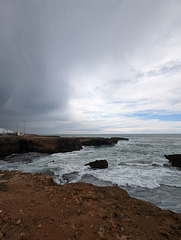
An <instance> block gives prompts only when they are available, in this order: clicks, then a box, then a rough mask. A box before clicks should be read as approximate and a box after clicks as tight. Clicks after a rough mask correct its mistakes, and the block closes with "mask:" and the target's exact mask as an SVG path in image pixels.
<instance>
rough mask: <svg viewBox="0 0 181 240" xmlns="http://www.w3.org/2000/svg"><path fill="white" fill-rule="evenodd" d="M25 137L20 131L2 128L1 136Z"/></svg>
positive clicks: (0, 129) (0, 130)
mask: <svg viewBox="0 0 181 240" xmlns="http://www.w3.org/2000/svg"><path fill="white" fill-rule="evenodd" d="M23 135H24V133H23V132H19V131H16V132H15V131H11V130H7V129H3V128H0V136H23Z"/></svg>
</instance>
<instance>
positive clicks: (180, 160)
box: [165, 154, 181, 167]
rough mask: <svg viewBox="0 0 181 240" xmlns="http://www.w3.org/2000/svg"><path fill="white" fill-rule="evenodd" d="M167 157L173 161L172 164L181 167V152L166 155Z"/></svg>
mask: <svg viewBox="0 0 181 240" xmlns="http://www.w3.org/2000/svg"><path fill="white" fill-rule="evenodd" d="M165 157H166V159H168V160H169V161H170V162H171V163H172V166H174V167H181V154H172V155H165Z"/></svg>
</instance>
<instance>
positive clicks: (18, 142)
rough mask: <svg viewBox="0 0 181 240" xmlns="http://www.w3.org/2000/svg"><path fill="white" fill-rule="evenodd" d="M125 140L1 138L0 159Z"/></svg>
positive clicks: (44, 137) (73, 149)
mask: <svg viewBox="0 0 181 240" xmlns="http://www.w3.org/2000/svg"><path fill="white" fill-rule="evenodd" d="M120 140H128V139H127V138H96V137H95V138H86V137H85V138H79V137H50V136H37V135H25V136H19V137H18V136H1V137H0V157H6V156H8V155H10V154H12V153H28V152H38V153H49V154H52V153H58V152H71V151H76V150H80V149H82V146H102V145H112V144H116V143H117V142H118V141H120Z"/></svg>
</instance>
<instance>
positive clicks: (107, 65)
mask: <svg viewBox="0 0 181 240" xmlns="http://www.w3.org/2000/svg"><path fill="white" fill-rule="evenodd" d="M25 127H26V131H27V132H29V133H39V134H51V133H52V134H59V133H73V134H76V133H110V134H111V133H123V134H126V133H181V1H180V0H76V1H75V0H51V1H50V0H16V1H15V0H0V128H6V129H13V130H21V131H24V128H25Z"/></svg>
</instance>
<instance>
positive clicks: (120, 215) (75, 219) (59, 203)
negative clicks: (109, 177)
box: [0, 171, 181, 240]
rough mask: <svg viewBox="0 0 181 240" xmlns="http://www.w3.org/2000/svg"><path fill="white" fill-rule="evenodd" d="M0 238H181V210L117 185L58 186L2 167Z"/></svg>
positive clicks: (37, 239)
mask: <svg viewBox="0 0 181 240" xmlns="http://www.w3.org/2000/svg"><path fill="white" fill-rule="evenodd" d="M0 239H3V240H4V239H9V240H16V239H18V240H24V239H31V240H34V239H36V240H41V239H49V240H69V239H70V240H74V239H78V240H95V239H105V240H113V239H115V240H148V239H149V240H151V239H152V240H162V239H167V240H181V214H176V213H173V212H171V211H163V210H161V209H159V208H158V207H156V206H155V205H153V204H151V203H147V202H144V201H141V200H137V199H133V198H131V197H130V196H129V195H128V194H127V193H126V192H125V191H124V190H121V189H120V188H118V187H95V186H93V185H90V184H85V183H76V184H66V185H63V186H59V185H57V184H55V183H54V182H53V180H52V179H51V178H50V177H49V176H46V175H44V174H30V173H21V172H17V171H0Z"/></svg>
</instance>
